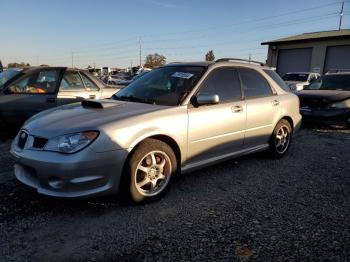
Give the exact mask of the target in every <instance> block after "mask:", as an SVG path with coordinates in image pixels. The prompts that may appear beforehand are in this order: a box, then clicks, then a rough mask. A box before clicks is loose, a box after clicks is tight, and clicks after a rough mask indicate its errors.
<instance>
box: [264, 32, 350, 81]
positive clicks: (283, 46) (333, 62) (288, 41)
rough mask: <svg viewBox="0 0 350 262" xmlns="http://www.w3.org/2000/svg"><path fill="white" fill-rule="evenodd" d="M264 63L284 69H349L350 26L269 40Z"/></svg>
mask: <svg viewBox="0 0 350 262" xmlns="http://www.w3.org/2000/svg"><path fill="white" fill-rule="evenodd" d="M261 44H262V45H269V49H268V54H267V61H266V62H267V64H268V65H269V66H271V67H275V68H276V70H277V72H278V73H279V74H280V75H284V74H285V73H287V72H309V71H313V72H318V73H326V72H328V71H329V70H333V69H334V70H335V69H348V70H350V29H344V30H336V31H324V32H314V33H305V34H301V35H295V36H290V37H286V38H281V39H277V40H273V41H269V42H264V43H261Z"/></svg>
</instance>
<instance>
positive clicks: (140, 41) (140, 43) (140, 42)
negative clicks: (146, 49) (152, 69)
mask: <svg viewBox="0 0 350 262" xmlns="http://www.w3.org/2000/svg"><path fill="white" fill-rule="evenodd" d="M139 45H140V67H142V40H141V36H140V37H139Z"/></svg>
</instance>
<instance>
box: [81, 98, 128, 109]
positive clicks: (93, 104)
mask: <svg viewBox="0 0 350 262" xmlns="http://www.w3.org/2000/svg"><path fill="white" fill-rule="evenodd" d="M122 104H123V103H118V102H115V101H113V100H89V99H88V100H83V101H81V105H82V106H83V107H86V108H97V109H103V108H109V107H115V106H120V105H122Z"/></svg>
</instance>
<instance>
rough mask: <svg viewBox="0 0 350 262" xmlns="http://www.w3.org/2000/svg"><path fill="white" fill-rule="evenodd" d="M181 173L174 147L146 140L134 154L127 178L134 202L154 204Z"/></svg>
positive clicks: (130, 160)
mask: <svg viewBox="0 0 350 262" xmlns="http://www.w3.org/2000/svg"><path fill="white" fill-rule="evenodd" d="M176 172H177V160H176V156H175V154H174V151H173V150H172V149H171V147H170V146H169V145H168V144H166V143H164V142H162V141H160V140H157V139H146V140H145V141H143V142H141V144H139V145H138V146H137V148H136V149H135V151H134V152H133V154H132V156H131V157H130V159H129V162H128V168H127V169H126V173H125V174H124V175H125V176H126V177H127V179H126V181H127V182H128V183H127V186H128V188H129V192H128V193H129V197H130V198H131V200H132V201H133V202H136V203H142V202H152V201H154V200H157V199H159V198H160V197H162V196H163V195H164V194H165V193H166V192H167V191H168V190H169V188H170V185H171V183H172V181H173V178H174V176H175V174H176Z"/></svg>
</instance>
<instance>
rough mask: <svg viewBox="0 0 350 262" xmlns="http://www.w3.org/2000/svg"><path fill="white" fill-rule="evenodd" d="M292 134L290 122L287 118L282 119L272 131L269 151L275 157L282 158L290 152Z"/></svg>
mask: <svg viewBox="0 0 350 262" xmlns="http://www.w3.org/2000/svg"><path fill="white" fill-rule="evenodd" d="M292 135H293V131H292V127H291V125H290V123H289V122H288V121H287V120H285V119H282V120H280V121H279V122H278V123H277V125H276V127H275V129H274V130H273V132H272V135H271V138H270V143H269V144H270V145H269V153H270V155H271V156H272V157H273V158H281V157H283V156H284V155H285V154H286V153H287V152H288V150H289V148H290V145H291V143H292Z"/></svg>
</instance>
